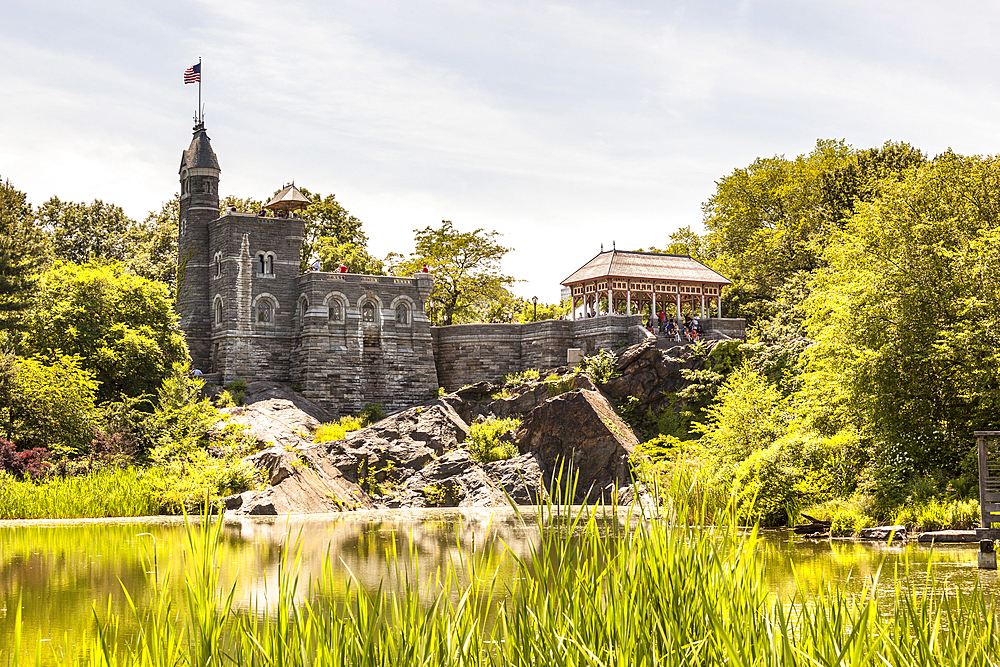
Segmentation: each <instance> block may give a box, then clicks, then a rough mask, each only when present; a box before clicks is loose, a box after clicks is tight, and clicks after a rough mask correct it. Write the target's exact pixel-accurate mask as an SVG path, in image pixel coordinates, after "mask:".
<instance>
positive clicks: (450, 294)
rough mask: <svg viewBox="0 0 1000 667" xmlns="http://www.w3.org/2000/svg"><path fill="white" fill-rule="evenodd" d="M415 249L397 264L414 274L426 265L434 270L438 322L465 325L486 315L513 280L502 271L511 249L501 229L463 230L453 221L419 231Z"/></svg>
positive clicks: (432, 310) (433, 310)
mask: <svg viewBox="0 0 1000 667" xmlns="http://www.w3.org/2000/svg"><path fill="white" fill-rule="evenodd" d="M414 234H415V241H416V242H415V250H414V252H413V254H412V255H410V258H409V260H406V261H400V262H398V263H396V264H395V265H394V267H393V269H394V272H395V273H397V274H399V275H409V274H411V273H416V272H418V271H420V270H422V267H423V265H424V264H426V265H427V267H428V269H429V270H430V271H431V273H433V274H434V291H433V292H432V293H431V297H430V299H429V300H428V317H430V319H431V321H432V322H433V323H435V324H446V325H447V324H460V323H462V322H468V321H475V320H478V319H481V318H482V317H483V314H484V310H483V308H484V307H485V306H487V305H488V302H490V301H493V300H498V299H502V298H503V296H504V291H505V290H506V288H508V287H510V286H511V285H513V284H514V282H515V280H514V278H512V277H510V276H507V275H504V274H503V273H501V271H500V261H501V260H502V259H503V257H504V256H505V255H506V254H507V253H508V252H510V250H511V249H510V248H506V247H504V246H502V245H500V243H499V241H498V238H499V237H500V236H501V234H500V233H499V232H495V231H491V232H487V231H486V230H484V229H475V230H473V231H471V232H462V231H459V230H457V229H455V227H454V225H452V223H451V221H450V220H442V221H441V226H440V227H437V228H435V227H431V226H428V227H425V228H424V229H416V230H414Z"/></svg>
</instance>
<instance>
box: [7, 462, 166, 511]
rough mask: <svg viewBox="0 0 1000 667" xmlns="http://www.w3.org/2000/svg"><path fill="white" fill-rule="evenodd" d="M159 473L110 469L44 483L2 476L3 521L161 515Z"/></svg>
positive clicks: (55, 478) (54, 477)
mask: <svg viewBox="0 0 1000 667" xmlns="http://www.w3.org/2000/svg"><path fill="white" fill-rule="evenodd" d="M161 484H162V480H161V479H160V478H159V476H158V475H157V474H156V471H146V470H138V469H136V468H128V469H125V470H122V469H116V468H110V469H107V470H99V471H97V472H93V473H90V474H87V475H79V476H72V477H66V478H63V477H59V476H53V477H50V478H48V479H46V480H45V481H43V482H41V483H38V484H36V483H34V482H30V481H18V480H15V479H13V478H12V477H9V476H7V475H6V474H4V473H0V519H78V518H86V517H122V516H150V515H155V514H159V513H160V502H161V501H160V498H161V496H160V490H161Z"/></svg>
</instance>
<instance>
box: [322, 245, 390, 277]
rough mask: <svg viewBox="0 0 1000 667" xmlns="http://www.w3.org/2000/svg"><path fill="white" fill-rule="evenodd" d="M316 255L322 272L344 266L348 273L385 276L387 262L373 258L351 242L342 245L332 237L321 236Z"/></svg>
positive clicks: (361, 247)
mask: <svg viewBox="0 0 1000 667" xmlns="http://www.w3.org/2000/svg"><path fill="white" fill-rule="evenodd" d="M314 255H318V257H317V258H318V259H319V261H320V270H321V271H336V270H337V269H338V268H339V267H340V265H341V264H343V265H344V266H346V267H347V272H348V273H364V274H368V275H372V276H384V275H385V262H383V261H382V260H380V259H376V258H375V257H372V256H371V255H370V254H369V253H368V251H367V250H366V249H365V248H364V247H363V246H358V245H356V244H354V243H351V242H347V243H340V242H338V241H337V239H336V238H335V237H332V236H320V237H319V238H318V239H316V245H315V246H314Z"/></svg>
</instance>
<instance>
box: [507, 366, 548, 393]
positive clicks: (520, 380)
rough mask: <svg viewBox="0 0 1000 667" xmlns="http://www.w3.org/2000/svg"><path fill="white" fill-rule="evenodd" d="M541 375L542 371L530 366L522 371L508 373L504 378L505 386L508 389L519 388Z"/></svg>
mask: <svg viewBox="0 0 1000 667" xmlns="http://www.w3.org/2000/svg"><path fill="white" fill-rule="evenodd" d="M539 377H541V373H539V372H538V371H537V370H534V369H532V368H529V369H528V370H526V371H521V372H520V373H510V374H508V375H506V376H505V377H504V379H503V388H504V389H507V390H513V389H517V388H518V387H521V386H523V385H525V384H528V383H529V382H533V381H535V380H537V379H538V378H539Z"/></svg>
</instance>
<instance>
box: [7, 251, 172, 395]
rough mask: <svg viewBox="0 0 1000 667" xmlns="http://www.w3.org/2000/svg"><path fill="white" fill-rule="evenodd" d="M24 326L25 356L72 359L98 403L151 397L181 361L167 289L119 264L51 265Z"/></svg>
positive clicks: (41, 279)
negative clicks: (52, 354)
mask: <svg viewBox="0 0 1000 667" xmlns="http://www.w3.org/2000/svg"><path fill="white" fill-rule="evenodd" d="M25 321H26V324H27V329H28V333H27V335H26V337H25V339H24V342H23V347H24V349H25V351H26V352H27V353H28V354H36V353H37V354H46V353H48V352H49V351H51V350H59V351H61V352H62V353H64V354H69V355H78V356H79V357H80V359H81V361H80V363H81V366H82V367H83V368H84V369H86V370H88V371H90V372H92V373H93V374H94V377H95V378H96V379H97V381H98V383H99V391H98V397H99V398H100V399H101V400H114V399H117V398H118V397H120V396H122V395H126V396H138V395H140V394H144V393H152V392H155V391H156V388H157V387H158V386H159V384H160V381H161V380H162V378H163V377H164V376H165V375H166V374H167V373H169V372H170V369H171V366H172V364H173V363H175V362H179V361H180V362H183V361H186V359H187V348H186V346H185V344H184V337H183V335H182V334H181V333H180V332H179V331H178V330H177V329H176V323H177V317H176V315H175V314H174V312H173V307H172V303H171V299H170V295H169V293H168V292H167V288H166V286H165V285H164V284H162V283H156V282H152V281H150V280H147V279H145V278H140V277H138V276H135V275H132V274H131V273H129V272H128V271H127V270H126V268H125V267H124V265H122V264H117V263H112V264H99V263H94V262H91V263H87V264H83V265H76V264H70V263H66V262H58V261H57V262H56V263H55V265H54V266H52V268H50V269H48V270H47V271H45V272H44V273H43V274H42V275H41V278H40V280H39V286H38V292H37V294H36V296H35V298H34V301H33V303H32V307H31V308H30V309H29V310H28V311H27V312H26V313H25Z"/></svg>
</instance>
